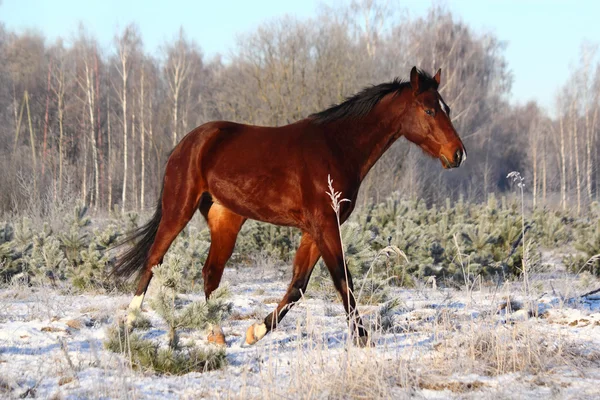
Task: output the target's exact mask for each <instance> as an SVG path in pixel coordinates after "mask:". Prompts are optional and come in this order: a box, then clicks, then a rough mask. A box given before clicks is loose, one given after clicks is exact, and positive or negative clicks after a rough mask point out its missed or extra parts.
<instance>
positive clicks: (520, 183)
mask: <svg viewBox="0 0 600 400" xmlns="http://www.w3.org/2000/svg"><path fill="white" fill-rule="evenodd" d="M506 178H507V179H512V181H513V182H514V183H516V184H517V187H518V188H519V190H520V191H521V240H522V246H523V260H522V264H523V266H522V271H523V282H524V284H525V294H526V295H527V296H529V271H528V267H527V263H528V257H527V245H526V242H525V195H524V190H523V189H524V187H525V178H523V177H522V176H521V173H519V172H518V171H512V172H511V173H509V174H508V175H506Z"/></svg>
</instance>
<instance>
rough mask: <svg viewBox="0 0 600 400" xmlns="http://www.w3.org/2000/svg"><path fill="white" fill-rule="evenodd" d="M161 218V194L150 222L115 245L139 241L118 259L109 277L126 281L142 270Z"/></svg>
mask: <svg viewBox="0 0 600 400" xmlns="http://www.w3.org/2000/svg"><path fill="white" fill-rule="evenodd" d="M161 218H162V193H161V194H160V197H159V199H158V205H157V206H156V211H155V212H154V215H153V216H152V218H151V219H150V221H148V223H147V224H146V225H144V226H141V227H139V228H137V229H135V230H133V231H132V232H131V233H129V235H128V236H127V237H125V239H124V240H122V241H121V242H120V243H119V244H118V245H117V247H118V246H121V245H124V244H126V243H129V242H132V241H136V240H138V239H139V241H137V243H136V244H135V245H134V246H133V247H132V248H130V249H129V250H128V251H127V252H125V253H124V254H122V255H121V256H120V257H118V259H117V263H116V264H115V266H114V268H113V271H112V273H111V275H114V276H117V277H120V278H125V279H127V278H130V277H131V276H132V275H133V274H135V273H136V272H137V271H139V270H141V269H142V268H144V265H145V264H146V261H147V260H148V255H149V253H150V248H151V247H152V243H154V239H155V238H156V232H157V231H158V225H159V224H160V219H161Z"/></svg>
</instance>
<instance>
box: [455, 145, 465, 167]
mask: <svg viewBox="0 0 600 400" xmlns="http://www.w3.org/2000/svg"><path fill="white" fill-rule="evenodd" d="M462 161H463V151H462V149H458V150H456V153H454V166H455V167H458V166H460V164H461V163H462Z"/></svg>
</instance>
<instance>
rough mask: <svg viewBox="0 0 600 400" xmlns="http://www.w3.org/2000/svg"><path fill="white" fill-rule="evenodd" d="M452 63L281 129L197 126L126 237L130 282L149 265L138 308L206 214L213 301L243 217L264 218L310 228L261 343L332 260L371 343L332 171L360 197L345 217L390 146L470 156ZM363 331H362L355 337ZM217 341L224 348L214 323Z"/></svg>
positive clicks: (351, 318) (252, 335) (261, 331)
mask: <svg viewBox="0 0 600 400" xmlns="http://www.w3.org/2000/svg"><path fill="white" fill-rule="evenodd" d="M440 77H441V70H438V72H437V73H436V74H435V76H433V77H432V76H431V75H429V74H427V73H425V72H423V71H421V70H418V69H417V68H416V67H413V68H412V70H411V71H410V80H409V81H406V82H403V81H400V80H398V79H395V80H393V81H392V82H389V83H383V84H380V85H376V86H371V87H368V88H365V89H363V90H362V91H361V92H359V93H358V94H356V95H354V96H353V97H350V98H348V99H346V101H344V102H342V103H340V104H338V105H335V106H332V107H331V108H329V109H326V110H325V111H321V112H319V113H316V114H312V115H310V116H309V117H307V118H305V119H303V120H300V121H297V122H295V123H292V124H290V125H286V126H281V127H261V126H251V125H244V124H238V123H233V122H225V121H215V122H209V123H206V124H204V125H201V126H199V127H197V128H195V129H194V130H192V131H191V132H189V133H188V134H187V135H186V136H185V137H184V138H183V139H182V140H181V142H179V144H177V146H176V147H175V149H174V150H173V152H172V153H171V155H170V157H169V159H168V161H167V164H166V167H165V174H164V182H163V187H162V193H161V196H160V199H159V202H158V206H157V208H156V212H155V213H154V216H153V217H152V219H151V220H150V221H149V222H148V223H147V224H146V225H144V226H142V227H140V228H138V229H137V230H136V231H134V232H133V233H132V234H131V235H130V236H129V238H128V239H127V240H137V243H136V244H135V246H134V247H132V248H131V249H130V250H128V251H127V252H126V253H125V254H124V255H122V256H121V257H120V258H119V259H118V261H117V263H116V265H115V268H114V270H113V273H114V274H115V275H117V276H120V277H130V276H131V275H133V274H134V273H135V272H137V271H139V282H138V285H137V290H136V292H135V297H134V298H133V300H132V302H131V304H130V306H129V310H130V313H129V316H128V323H129V325H130V326H131V324H132V322H133V318H135V317H134V314H135V313H134V311H135V310H138V309H140V308H141V305H142V301H143V299H144V295H145V293H146V290H147V288H148V285H149V283H150V280H151V279H152V268H153V267H154V266H155V265H157V264H160V263H161V262H162V259H163V256H164V255H165V253H166V252H167V250H168V249H169V246H170V245H171V243H172V242H173V240H174V239H175V238H176V237H177V235H178V234H179V233H180V232H181V230H182V229H183V228H184V227H185V226H186V224H187V223H188V222H189V221H190V219H191V218H192V216H193V215H194V212H195V211H196V210H197V209H199V210H200V212H201V213H202V215H203V216H204V218H205V219H206V221H207V223H208V227H209V229H210V237H211V244H210V250H209V252H208V257H207V259H206V262H205V263H204V267H203V269H202V276H203V278H204V293H205V296H206V299H209V298H210V295H211V293H212V292H213V291H214V290H215V289H216V288H217V287H218V286H219V283H220V281H221V277H222V275H223V270H224V268H225V263H226V262H227V260H228V259H229V258H230V257H231V254H232V252H233V248H234V245H235V242H236V238H237V236H238V233H239V232H240V229H241V227H242V225H243V224H244V222H245V221H246V220H247V219H254V220H258V221H262V222H268V223H271V224H277V225H284V226H292V227H296V228H299V229H300V230H301V231H302V237H301V240H300V246H299V248H298V251H297V252H296V256H295V258H294V262H293V276H292V281H291V283H290V285H289V287H288V289H287V292H286V293H285V295H284V296H283V299H282V300H281V301H280V302H279V304H278V305H277V308H276V309H275V310H274V311H273V312H272V313H271V314H269V315H268V316H267V317H266V318H265V319H264V321H263V322H261V323H254V324H253V325H251V326H250V327H249V328H248V330H247V332H246V337H245V343H246V344H248V345H250V344H254V343H256V342H257V341H258V340H260V339H261V338H263V337H264V336H265V335H266V334H267V333H268V332H269V331H271V330H273V329H274V328H275V327H276V326H277V324H278V323H279V322H280V321H281V319H282V318H283V317H284V316H285V314H286V313H287V312H288V310H289V309H290V307H291V306H292V305H293V304H294V303H295V302H297V301H299V300H300V298H301V296H302V294H303V293H304V291H305V290H306V287H307V285H308V281H309V278H310V275H311V273H312V270H313V267H314V266H315V264H316V263H317V261H318V259H319V257H322V258H323V261H324V262H325V265H326V266H327V269H328V270H329V272H330V274H331V278H332V279H333V283H334V285H335V288H336V289H337V291H338V292H339V294H340V295H341V298H342V301H343V304H344V308H345V310H346V314H347V318H348V322H349V324H350V326H351V327H353V328H354V333H353V335H354V338H355V340H356V341H357V342H358V343H359V344H364V343H366V342H367V341H368V340H367V331H366V329H365V328H364V326H363V325H362V321H361V318H360V316H359V314H358V312H357V309H356V299H355V297H354V294H353V285H352V278H351V276H350V272H349V271H348V270H347V268H346V266H345V265H344V262H343V260H344V257H343V249H342V244H341V239H340V232H339V225H338V220H337V217H336V214H335V212H334V210H333V208H332V206H331V204H330V199H329V197H328V196H327V194H326V192H327V189H328V187H327V183H328V176H329V175H330V176H331V178H332V179H333V182H334V183H335V189H336V190H339V191H340V192H341V193H342V194H343V196H344V197H346V198H348V199H349V200H350V202H343V203H342V204H341V205H340V209H339V220H340V223H343V222H344V221H346V220H347V219H348V217H349V216H350V214H351V213H352V211H353V209H354V205H355V204H356V198H357V196H358V191H359V188H360V185H361V182H362V181H363V179H364V178H365V176H366V175H367V173H368V172H369V170H370V169H371V168H372V167H373V165H374V164H375V162H376V161H377V160H378V159H379V158H380V157H381V156H382V155H383V153H384V152H385V151H386V150H387V149H388V148H389V147H390V146H391V145H392V144H393V143H394V142H395V141H396V140H397V139H398V138H399V137H400V136H404V137H405V138H406V139H408V140H409V141H410V142H412V143H415V144H416V145H418V146H419V147H420V148H421V149H423V151H424V152H425V153H426V154H428V155H430V156H432V157H434V158H438V159H439V160H440V161H441V164H442V166H443V167H444V168H446V169H447V168H455V167H458V166H460V165H461V164H462V163H463V162H464V161H465V160H466V158H467V152H466V150H465V148H464V146H463V143H462V141H461V140H460V138H459V137H458V134H457V133H456V130H455V129H454V127H453V125H452V122H451V120H450V108H449V107H448V106H447V105H446V103H445V102H444V100H443V99H442V97H441V96H440V94H439V92H438V87H439V85H440ZM356 335H358V336H356ZM209 340H212V341H217V342H220V343H221V344H224V343H225V341H224V336H223V331H222V329H221V328H220V327H214V328H213V331H212V332H211V334H210V335H209Z"/></svg>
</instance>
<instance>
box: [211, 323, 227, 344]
mask: <svg viewBox="0 0 600 400" xmlns="http://www.w3.org/2000/svg"><path fill="white" fill-rule="evenodd" d="M207 340H208V342H209V343H214V344H216V345H219V346H227V342H226V341H225V334H224V333H223V329H221V327H220V326H216V327H214V328H213V329H212V330H211V331H210V333H209V334H208V338H207Z"/></svg>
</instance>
